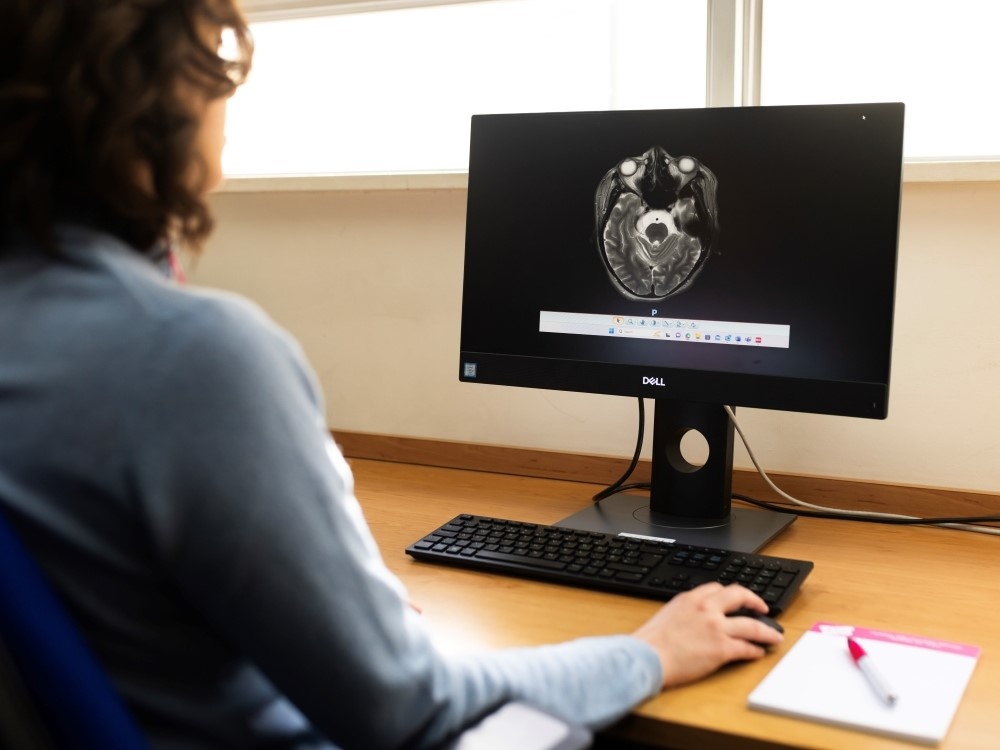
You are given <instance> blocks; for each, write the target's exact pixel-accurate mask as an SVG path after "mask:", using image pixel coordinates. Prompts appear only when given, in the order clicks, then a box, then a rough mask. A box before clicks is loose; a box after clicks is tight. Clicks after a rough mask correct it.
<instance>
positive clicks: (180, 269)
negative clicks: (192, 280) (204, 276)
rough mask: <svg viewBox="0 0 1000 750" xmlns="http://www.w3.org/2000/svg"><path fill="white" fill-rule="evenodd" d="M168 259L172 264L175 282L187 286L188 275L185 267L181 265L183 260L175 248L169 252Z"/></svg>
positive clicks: (171, 269) (171, 273)
mask: <svg viewBox="0 0 1000 750" xmlns="http://www.w3.org/2000/svg"><path fill="white" fill-rule="evenodd" d="M167 259H168V262H169V263H170V275H171V276H172V277H173V279H174V281H176V282H177V283H178V284H186V283H187V275H186V274H185V273H184V266H182V265H181V259H180V257H179V256H178V253H177V250H175V249H174V247H173V246H171V247H170V248H169V249H168V250H167Z"/></svg>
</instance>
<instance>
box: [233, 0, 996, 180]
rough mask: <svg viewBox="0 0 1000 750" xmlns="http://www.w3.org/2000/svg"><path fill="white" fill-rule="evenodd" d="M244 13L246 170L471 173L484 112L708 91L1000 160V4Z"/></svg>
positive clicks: (697, 102) (565, 5) (460, 4)
mask: <svg viewBox="0 0 1000 750" xmlns="http://www.w3.org/2000/svg"><path fill="white" fill-rule="evenodd" d="M243 5H244V7H245V8H247V10H248V12H249V13H250V14H251V21H252V22H253V33H254V37H255V40H256V46H257V52H256V57H255V60H254V70H253V72H252V73H251V76H250V79H249V81H248V82H247V84H246V85H245V86H243V87H242V88H241V89H240V90H239V91H238V92H237V94H236V96H235V97H234V98H233V100H232V102H231V104H230V109H229V122H230V125H231V127H230V128H229V129H228V133H227V135H228V146H227V149H226V153H225V160H224V165H223V166H224V170H225V172H226V174H227V175H230V176H247V175H322V174H372V173H375V174H401V173H413V172H444V173H447V172H464V171H465V169H466V168H467V163H468V141H469V118H470V116H471V115H472V114H475V113H491V112H544V111H572V110H605V109H648V108H674V107H703V106H705V105H706V102H707V103H710V104H712V105H720V104H723V105H725V104H740V103H743V104H755V103H760V104H806V103H823V102H829V103H838V102H859V101H902V102H904V103H905V104H906V106H907V112H906V139H907V140H906V156H907V159H908V160H909V161H913V160H919V159H926V160H938V161H941V160H944V161H952V160H970V159H971V160H998V159H1000V97H997V96H996V93H995V92H996V91H997V90H1000V45H996V44H995V43H994V41H993V38H992V37H993V36H994V35H995V30H996V29H997V28H1000V3H997V2H996V1H995V0H949V2H948V3H938V2H913V1H912V0H878V2H872V1H871V0H836V2H832V1H829V2H820V1H819V0H816V1H815V2H803V1H802V0H366V1H365V2H356V1H353V0H244V2H243ZM262 8H263V9H265V10H266V12H263V13H262V12H261V9H262ZM373 9H374V10H373ZM275 18H276V19H278V20H273V19H275ZM254 19H256V20H254ZM993 163H1000V162H997V161H994V162H993ZM924 166H927V165H924ZM931 166H933V165H931ZM973 166H976V165H973ZM978 166H979V167H983V166H985V167H987V168H989V169H992V167H991V166H990V165H989V164H987V165H983V164H979V165H978ZM995 173H996V170H994V171H993V172H983V171H982V170H981V169H978V170H977V171H976V174H977V175H978V176H977V177H972V179H981V178H982V174H988V175H991V176H993V178H995ZM969 174H971V173H969ZM947 178H948V179H951V178H954V175H950V176H948V177H947Z"/></svg>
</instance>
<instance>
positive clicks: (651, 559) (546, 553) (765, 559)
mask: <svg viewBox="0 0 1000 750" xmlns="http://www.w3.org/2000/svg"><path fill="white" fill-rule="evenodd" d="M406 554H408V555H410V556H412V557H414V558H416V559H417V560H424V561H427V562H435V563H445V564H447V565H458V566H462V567H466V568H476V569H479V570H485V571H489V572H492V573H501V574H504V575H517V576H526V577H529V578H538V579H542V580H546V581H553V582H555V583H562V584H567V585H571V586H581V587H583V588H590V589H601V590H605V591H611V592H614V593H618V594H628V595H631V596H642V597H648V598H651V599H660V600H662V601H666V600H667V599H670V598H671V597H672V596H674V595H675V594H679V593H680V592H682V591H687V590H688V589H691V588H694V587H695V586H697V585H699V584H702V583H706V582H708V581H719V582H721V583H739V584H742V585H743V586H746V587H747V588H748V589H750V590H751V591H754V592H756V593H757V594H758V595H759V596H760V597H761V598H763V599H764V601H765V602H767V604H768V606H769V607H770V612H769V614H770V615H771V616H772V617H773V616H775V615H778V614H780V613H781V612H783V611H784V610H785V609H786V608H787V607H788V603H789V601H790V600H791V599H792V597H793V596H794V595H795V593H796V592H797V591H798V590H799V587H800V586H801V585H802V582H803V581H804V580H805V579H806V576H808V575H809V573H810V571H811V570H812V569H813V564H812V563H811V562H807V561H805V560H792V559H788V558H783V557H772V556H769V555H756V554H746V553H743V552H732V551H730V550H722V549H711V548H708V547H694V546H690V545H686V544H677V543H674V542H668V541H652V540H650V539H648V538H640V537H629V536H624V535H614V534H605V533H601V532H598V531H582V530H578V529H567V528H563V527H561V526H546V525H544V524H536V523H522V522H520V521H508V520H504V519H502V518H487V517H485V516H473V515H466V514H463V515H460V516H456V517H455V518H453V519H452V520H451V521H449V522H448V523H446V524H445V525H444V526H442V527H441V528H439V529H436V530H435V531H432V532H431V533H430V534H427V535H426V536H424V537H423V538H421V539H419V540H418V541H416V542H414V543H413V544H411V545H410V546H409V547H407V548H406Z"/></svg>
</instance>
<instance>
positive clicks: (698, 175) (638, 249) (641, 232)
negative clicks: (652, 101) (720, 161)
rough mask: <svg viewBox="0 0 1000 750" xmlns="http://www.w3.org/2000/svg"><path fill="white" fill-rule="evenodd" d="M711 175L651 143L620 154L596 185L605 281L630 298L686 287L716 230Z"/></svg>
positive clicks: (702, 264)
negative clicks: (642, 149) (643, 148)
mask: <svg viewBox="0 0 1000 750" xmlns="http://www.w3.org/2000/svg"><path fill="white" fill-rule="evenodd" d="M716 185H717V183H716V179H715V175H714V174H712V172H711V171H710V170H709V169H708V168H707V167H706V166H705V165H704V164H702V163H701V162H700V161H698V160H697V159H695V158H694V157H691V156H678V157H675V156H671V155H670V154H669V153H667V151H666V149H664V148H662V147H661V146H653V147H651V148H650V149H649V150H647V151H646V152H645V153H644V154H642V155H640V156H631V157H628V158H625V159H622V161H620V162H619V163H618V164H617V165H616V166H615V167H613V168H612V169H610V170H608V172H607V174H605V175H604V178H603V179H602V180H601V182H600V184H599V185H598V187H597V193H596V195H595V199H594V203H595V209H596V223H597V227H596V229H597V231H596V234H597V247H598V250H599V251H600V253H601V257H602V258H603V260H604V264H605V266H606V268H607V270H608V274H609V276H610V277H611V280H612V282H613V283H614V285H615V286H616V288H617V289H618V291H620V292H621V293H622V294H623V295H624V296H625V297H627V298H629V299H633V300H663V299H666V298H667V297H671V296H673V295H675V294H678V293H680V292H682V291H684V290H685V289H688V288H690V286H691V284H692V283H693V282H694V280H695V279H696V278H697V276H698V274H700V273H701V271H702V269H703V268H704V267H705V264H706V262H707V261H708V258H709V256H710V255H711V254H712V252H713V250H714V247H713V246H714V244H715V241H716V238H717V236H718V233H719V217H718V207H717V203H716V195H715V194H716Z"/></svg>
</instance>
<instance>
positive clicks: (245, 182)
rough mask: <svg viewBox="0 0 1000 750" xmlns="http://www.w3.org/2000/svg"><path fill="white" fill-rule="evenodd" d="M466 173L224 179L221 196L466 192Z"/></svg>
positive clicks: (312, 175) (292, 175)
mask: <svg viewBox="0 0 1000 750" xmlns="http://www.w3.org/2000/svg"><path fill="white" fill-rule="evenodd" d="M468 186H469V175H468V173H466V172H401V173H398V174H392V173H370V174H289V175H266V176H264V175H261V176H252V177H251V176H239V177H227V178H226V179H225V182H223V183H222V187H221V188H220V189H219V192H222V193H281V192H311V191H327V190H329V191H333V190H353V191H358V192H363V191H368V190H465V189H466V188H467V187H468Z"/></svg>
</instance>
